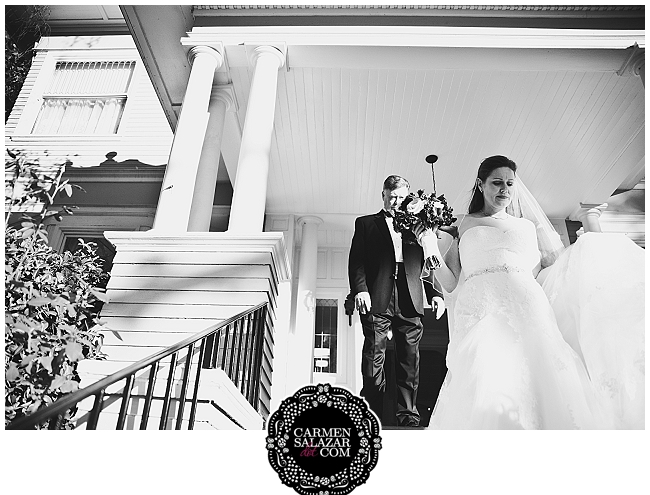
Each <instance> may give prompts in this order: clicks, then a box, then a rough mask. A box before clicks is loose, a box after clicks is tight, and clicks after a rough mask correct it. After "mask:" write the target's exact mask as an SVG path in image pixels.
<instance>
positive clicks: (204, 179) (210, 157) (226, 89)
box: [187, 85, 235, 232]
mask: <svg viewBox="0 0 650 495" xmlns="http://www.w3.org/2000/svg"><path fill="white" fill-rule="evenodd" d="M234 106H235V100H234V93H233V92H232V87H231V86H229V85H228V86H215V87H214V88H212V94H211V95H210V105H209V107H208V113H209V114H210V117H209V120H208V126H207V130H206V132H205V138H204V140H203V148H202V150H201V158H200V160H199V166H198V170H197V174H196V184H195V185H194V194H193V197H192V207H191V211H190V219H189V224H188V228H187V230H188V232H209V231H210V220H211V219H212V204H213V203H214V195H215V193H216V186H217V172H218V170H219V160H220V158H221V141H222V138H223V127H224V122H225V119H226V112H227V111H228V110H230V109H231V108H234Z"/></svg>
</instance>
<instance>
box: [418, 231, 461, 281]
mask: <svg viewBox="0 0 650 495" xmlns="http://www.w3.org/2000/svg"><path fill="white" fill-rule="evenodd" d="M417 234H421V235H417ZM416 235H417V237H418V241H419V242H420V245H421V246H422V249H423V250H424V258H425V259H427V258H429V257H430V256H435V257H436V258H437V259H438V260H439V261H440V266H439V267H438V268H436V269H435V277H436V278H437V279H438V281H439V282H440V285H442V287H443V288H444V289H445V290H446V291H447V292H452V291H453V290H454V289H455V288H456V285H458V277H459V276H460V269H461V266H460V256H459V254H458V238H454V239H453V240H452V242H451V245H450V246H449V249H447V251H446V252H445V255H444V256H443V255H442V254H440V246H439V245H438V238H437V236H436V235H435V234H434V233H433V231H431V230H426V231H422V232H417V231H416ZM442 235H448V234H442Z"/></svg>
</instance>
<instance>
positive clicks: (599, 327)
mask: <svg viewBox="0 0 650 495" xmlns="http://www.w3.org/2000/svg"><path fill="white" fill-rule="evenodd" d="M459 254H460V260H461V264H462V267H463V270H462V272H461V277H462V279H463V280H464V283H462V284H460V285H459V287H458V288H457V289H456V291H455V292H454V297H453V299H454V300H455V301H454V303H453V314H452V315H450V318H451V320H452V322H453V323H452V324H450V342H449V348H448V351H447V367H448V370H449V371H448V373H447V377H446V378H445V381H444V384H443V386H442V389H441V391H440V395H439V397H438V401H437V403H436V406H435V409H434V411H433V414H432V416H431V420H430V423H429V428H431V429H613V428H643V427H644V425H643V416H644V396H643V390H644V369H643V363H644V353H643V352H644V351H643V349H644V346H643V333H644V328H643V320H644V301H643V250H642V249H641V248H639V247H637V246H636V245H634V243H632V242H631V241H630V240H629V239H626V238H624V237H623V238H622V239H621V236H610V235H609V234H585V235H583V236H581V237H580V238H579V239H578V242H576V244H574V245H572V246H571V247H570V248H568V249H567V250H566V251H565V252H564V253H563V254H562V255H561V256H560V258H559V259H558V260H557V261H556V263H555V264H554V265H553V267H551V268H550V271H549V275H548V277H547V279H546V281H545V282H544V288H542V287H541V286H540V285H539V284H538V283H537V281H536V280H535V279H534V278H533V276H532V269H533V268H534V266H535V265H536V264H537V263H538V261H539V252H538V249H537V238H536V234H535V226H534V225H533V224H532V223H531V222H529V221H528V220H524V219H517V222H516V223H515V224H514V226H513V225H512V224H510V225H509V228H508V230H505V231H502V230H501V229H499V228H496V227H491V226H476V227H472V228H470V229H468V230H467V231H466V232H465V233H464V235H463V237H462V239H461V241H460V244H459ZM620 257H623V258H624V260H622V261H623V263H620V264H619V263H616V261H621V260H620V259H619V258H620ZM621 264H622V265H625V267H624V268H625V269H631V270H632V271H634V270H637V272H634V274H630V273H627V272H623V271H621V270H620V266H619V265H621ZM603 265H606V266H603ZM596 267H597V268H596ZM639 270H640V272H639ZM608 277H609V278H608ZM545 290H546V292H545ZM547 292H548V295H547ZM613 295H614V296H615V297H614V300H612V299H611V298H612V297H613ZM549 301H550V302H549ZM608 312H612V313H613V316H609V315H608V316H607V317H605V315H607V313H608ZM617 315H618V316H617ZM621 316H624V317H625V318H624V319H621ZM451 328H453V330H451Z"/></svg>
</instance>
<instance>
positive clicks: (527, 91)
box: [121, 6, 645, 217]
mask: <svg viewBox="0 0 650 495" xmlns="http://www.w3.org/2000/svg"><path fill="white" fill-rule="evenodd" d="M612 8H614V7H612ZM121 10H122V13H123V14H124V17H125V19H126V23H127V24H128V26H129V29H130V31H131V33H132V34H133V36H134V39H135V40H136V44H137V46H138V48H139V50H140V53H141V55H142V57H143V59H144V62H145V65H147V68H148V70H149V73H150V75H151V77H152V81H153V83H154V86H155V87H156V90H157V92H158V94H159V97H160V100H161V103H162V104H163V107H164V108H165V111H166V112H167V115H168V117H169V121H170V124H171V125H172V127H175V124H176V118H177V115H178V111H179V110H180V103H181V102H182V97H183V92H184V88H185V85H186V82H187V78H188V77H189V70H190V68H189V64H188V63H187V60H186V58H185V53H186V52H187V49H188V48H187V47H181V45H180V43H179V42H178V41H179V39H180V38H181V37H183V36H185V35H186V33H188V32H192V36H197V37H198V36H208V37H210V38H212V39H213V40H215V41H219V40H220V41H222V42H223V43H224V45H225V48H226V62H227V64H226V66H225V67H223V68H222V69H221V70H220V71H219V73H218V74H217V76H216V82H217V83H221V84H223V83H231V84H232V85H233V87H234V91H235V95H236V99H237V102H238V109H237V114H236V118H229V119H227V125H229V126H230V129H227V130H226V135H227V137H228V138H230V137H232V136H236V135H237V130H238V129H241V128H242V127H243V123H244V121H245V114H246V105H247V100H248V92H249V89H250V82H251V76H252V71H251V69H250V67H249V66H248V62H247V57H246V46H245V45H243V44H240V43H243V42H251V41H252V42H255V41H257V42H259V41H261V40H262V38H263V37H264V36H270V35H272V38H273V39H270V38H266V39H265V41H280V42H281V41H285V42H287V53H288V59H287V60H288V62H287V66H286V67H285V68H283V69H281V70H280V72H279V74H278V96H277V103H276V115H275V127H274V135H273V142H272V150H271V169H270V175H269V187H268V196H267V211H268V212H270V213H296V214H325V213H338V214H350V215H353V214H354V215H358V214H363V213H368V212H372V211H375V210H377V209H378V208H379V206H380V190H381V184H382V182H383V179H384V178H385V177H386V176H387V175H389V174H391V173H397V174H401V175H404V176H405V177H407V178H408V179H409V180H410V182H411V185H412V189H418V188H424V189H426V190H427V191H429V190H431V177H430V168H429V166H428V164H426V163H425V161H424V158H425V156H427V155H429V154H432V153H433V154H436V155H438V156H439V161H438V163H437V164H436V183H437V186H438V190H439V192H444V193H445V194H446V196H447V198H448V199H449V200H450V201H451V203H452V206H453V207H454V208H455V210H456V211H458V212H462V211H463V209H464V207H465V205H466V200H467V198H468V194H469V190H470V188H471V185H472V182H473V178H474V177H475V173H476V169H477V167H478V164H479V162H480V161H481V159H483V158H485V157H486V156H489V155H492V154H505V155H508V156H509V157H511V158H512V159H514V160H515V161H516V162H517V163H518V164H519V166H520V175H521V177H522V178H523V179H524V180H525V181H526V183H527V185H528V187H529V188H530V189H531V191H532V192H533V193H534V194H535V195H536V197H537V198H538V199H539V200H540V203H541V204H542V206H543V207H544V209H545V210H546V212H547V213H548V214H549V216H551V217H567V216H568V215H569V214H571V213H572V211H574V210H575V209H576V208H577V206H578V205H579V203H581V202H582V203H600V202H603V201H606V200H607V199H608V198H609V196H610V195H611V194H612V193H613V192H614V190H616V189H617V188H619V186H621V185H622V184H628V185H629V184H630V183H631V184H634V183H636V182H637V181H638V180H639V179H641V178H643V177H644V176H645V172H644V164H645V149H644V131H645V115H644V88H643V85H642V82H641V80H640V79H639V78H638V77H634V76H630V75H627V74H626V75H622V76H619V75H617V71H618V70H619V69H621V68H622V67H623V66H624V64H625V62H626V60H627V58H628V55H629V54H630V49H626V47H629V46H631V45H632V44H634V42H635V41H637V42H638V43H639V45H640V46H641V47H642V48H643V47H644V38H643V34H639V33H642V31H634V32H633V31H627V32H626V31H625V29H630V28H629V27H627V28H626V22H627V21H626V19H625V16H629V15H633V17H634V21H633V22H637V21H638V20H639V13H638V12H633V13H630V12H627V11H625V12H624V11H622V10H617V11H615V12H614V13H610V14H607V13H603V12H598V13H596V12H595V11H594V12H590V13H589V14H585V15H586V17H585V16H584V15H583V14H584V13H580V12H568V11H567V12H565V13H562V12H556V13H552V15H551V14H548V13H539V15H540V16H544V19H546V20H544V23H545V24H548V25H545V26H543V27H546V28H548V27H551V26H552V25H553V23H554V22H556V21H557V25H558V26H560V25H562V27H567V24H566V23H567V22H574V23H575V22H578V21H576V20H575V19H587V20H593V22H594V23H595V24H593V25H588V24H585V25H580V26H578V25H575V26H571V25H569V26H568V27H571V28H578V27H579V28H580V29H565V30H564V31H563V32H560V31H558V32H557V33H551V34H553V36H547V35H545V33H546V34H548V33H550V32H549V31H548V30H546V29H534V28H540V27H542V26H541V25H539V26H537V25H534V24H531V23H536V22H541V21H538V20H537V17H536V18H534V19H533V18H532V17H531V16H532V14H521V15H522V16H529V17H527V18H526V19H524V20H521V19H514V20H513V19H512V18H511V16H512V15H518V14H511V13H508V14H507V16H509V17H508V18H507V19H506V17H503V19H504V20H499V19H500V17H499V18H496V17H494V16H492V17H491V19H490V20H489V22H485V23H483V24H481V23H480V22H478V21H476V20H474V21H472V23H470V24H468V23H466V22H465V21H464V20H463V19H462V18H460V17H458V16H466V17H473V18H476V17H477V16H479V14H478V13H476V12H466V13H458V14H457V13H453V16H456V17H451V18H450V17H447V18H446V20H445V21H444V23H439V24H438V25H437V26H433V27H432V26H431V25H430V24H431V23H429V24H427V22H425V21H422V20H421V19H420V20H419V21H418V24H417V26H420V27H417V28H413V29H416V30H418V29H420V30H421V32H420V31H418V33H420V34H421V35H422V36H424V37H427V36H428V38H426V39H427V41H425V42H422V43H420V42H418V43H414V42H413V41H412V40H411V39H409V40H407V39H406V38H404V36H405V34H404V33H402V31H400V29H402V30H403V29H404V28H403V27H402V28H400V26H404V25H411V24H409V22H404V21H401V20H400V21H399V22H397V21H396V22H395V23H394V24H393V25H392V26H391V27H390V28H387V31H386V33H388V34H387V35H386V36H383V34H382V32H381V31H377V29H378V26H380V25H381V21H380V20H378V19H381V17H382V15H383V13H381V12H377V13H376V15H375V18H374V20H373V21H372V22H365V21H364V22H363V23H362V24H364V26H361V27H357V28H355V27H354V26H350V22H343V23H341V22H339V24H338V25H337V26H333V27H332V28H331V29H328V25H327V24H325V22H323V23H322V24H317V25H313V23H312V24H309V26H308V27H307V28H304V27H303V28H302V29H299V26H298V28H296V27H295V24H298V25H299V24H300V21H296V22H293V21H292V22H291V23H289V25H285V26H284V27H283V26H280V27H277V26H275V25H274V19H275V18H276V17H275V16H270V15H269V16H264V19H263V20H260V19H258V20H256V21H255V22H251V23H250V25H245V24H241V22H242V19H247V18H239V19H238V20H236V21H233V20H232V17H233V16H238V15H239V14H237V13H234V12H230V13H228V14H226V13H225V12H223V11H222V12H215V11H214V10H212V11H211V12H200V11H199V9H195V11H194V12H193V13H192V12H191V10H190V7H189V6H182V7H181V6H123V7H121ZM381 10H383V9H381ZM248 12H249V16H252V15H254V14H252V13H251V11H250V10H248ZM393 13H396V12H393ZM312 15H316V14H312ZM346 15H347V14H346ZM400 15H401V14H400ZM413 15H414V16H415V15H416V14H415V13H414V14H413ZM417 15H418V16H423V15H428V14H423V13H417ZM436 15H437V16H438V17H439V18H442V17H440V16H441V15H443V13H441V12H438V13H437V14H436ZM445 15H446V14H445ZM481 15H482V14H481ZM486 15H487V14H486ZM495 15H498V16H501V15H503V16H505V15H506V14H505V13H503V14H495ZM643 15H644V14H643V13H642V14H641V17H643ZM219 16H221V17H219ZM612 16H613V17H617V16H618V18H617V19H616V20H615V21H613V22H615V24H612V26H615V28H612V27H610V28H609V29H619V30H622V31H617V32H614V31H607V30H603V29H602V25H603V23H605V24H606V23H607V22H608V20H610V21H611V20H612V18H613V17H612ZM621 16H622V17H621ZM538 17H539V16H538ZM326 18H327V17H323V19H326ZM569 18H571V19H573V20H571V19H569ZM596 18H598V19H596ZM413 19H415V18H413ZM495 19H496V20H495ZM531 19H532V20H531ZM548 19H551V20H550V21H549V20H548ZM594 19H595V20H594ZM465 20H467V19H466V18H465ZM477 22H478V24H477ZM580 22H582V21H580ZM584 22H592V21H584ZM233 23H234V24H233ZM563 23H564V24H563ZM342 24H343V25H342ZM443 24H444V25H443ZM454 25H455V26H468V25H470V26H472V27H470V28H461V29H460V31H462V29H469V31H468V32H471V30H472V29H475V30H476V29H479V30H480V29H487V30H489V29H498V28H499V26H501V27H502V28H504V29H502V30H501V31H500V34H499V36H500V37H498V36H497V37H494V36H492V35H489V36H488V35H485V33H484V32H481V33H483V34H481V36H478V37H475V38H474V39H473V41H472V40H470V41H468V40H469V38H471V36H469V37H468V36H467V35H466V36H464V38H462V40H461V39H460V38H458V39H457V40H456V41H453V42H452V41H450V40H451V38H449V37H447V38H445V37H444V36H446V34H445V33H446V31H445V30H447V29H450V26H454ZM481 26H482V27H481ZM283 29H285V31H286V32H287V33H288V34H287V38H286V39H280V38H279V37H278V36H279V34H281V32H282V30H283ZM355 29H356V31H357V33H356V38H355V33H354V31H355ZM452 29H453V28H452ZM526 30H527V31H526ZM460 31H459V28H456V32H460ZM578 31H579V32H581V33H587V34H588V33H590V32H591V33H593V32H595V31H598V36H597V37H594V36H591V37H590V38H589V39H588V42H586V43H585V44H578V45H576V44H575V43H576V40H577V39H578V38H576V37H575V33H576V32H578ZM476 32H478V31H476ZM359 33H361V34H362V36H359ZM400 33H402V34H400ZM495 33H496V31H495ZM510 33H517V36H518V38H515V39H514V40H512V39H511V37H510ZM565 33H566V34H567V35H569V38H570V39H569V40H568V41H567V39H566V37H564V34H565ZM289 34H290V36H289ZM407 34H408V33H407ZM411 34H412V33H411ZM310 35H311V38H310ZM528 35H531V36H528ZM539 35H541V36H539ZM601 35H602V36H601ZM242 36H244V37H246V38H247V39H243V38H242ZM441 36H442V37H441ZM571 36H573V38H571ZM328 37H329V38H328ZM310 39H311V40H312V42H310V41H309V40H310ZM328 39H329V40H331V41H330V42H328ZM366 40H367V41H366ZM485 40H490V41H489V42H487V43H486V41H485ZM522 40H525V43H522ZM594 40H595V41H594ZM518 43H519V44H518ZM572 43H573V44H572ZM581 43H582V42H581ZM369 45H372V46H369ZM414 45H420V46H414ZM422 45H424V46H422ZM577 46H580V48H577ZM452 47H455V48H452ZM558 47H561V48H558ZM229 140H230V139H229ZM230 141H232V140H230ZM236 158H237V153H233V152H232V151H230V152H229V153H226V152H225V151H224V160H225V161H226V162H227V163H226V165H227V166H228V169H229V170H231V171H232V170H234V169H235V167H236V163H234V162H236Z"/></svg>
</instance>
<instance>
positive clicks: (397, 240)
mask: <svg viewBox="0 0 650 495" xmlns="http://www.w3.org/2000/svg"><path fill="white" fill-rule="evenodd" d="M384 216H385V217H386V225H388V232H390V236H391V238H392V239H393V249H394V250H395V261H396V262H398V263H402V262H403V261H404V256H403V255H402V235H401V234H400V233H398V232H395V229H394V227H393V217H392V215H391V214H390V213H389V212H387V214H386V215H384Z"/></svg>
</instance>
